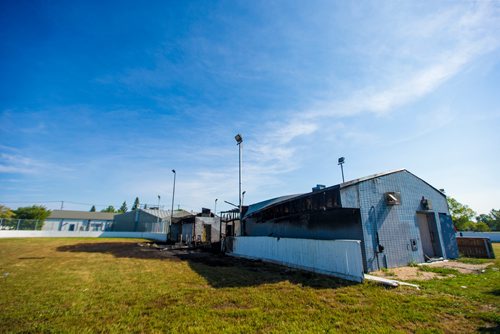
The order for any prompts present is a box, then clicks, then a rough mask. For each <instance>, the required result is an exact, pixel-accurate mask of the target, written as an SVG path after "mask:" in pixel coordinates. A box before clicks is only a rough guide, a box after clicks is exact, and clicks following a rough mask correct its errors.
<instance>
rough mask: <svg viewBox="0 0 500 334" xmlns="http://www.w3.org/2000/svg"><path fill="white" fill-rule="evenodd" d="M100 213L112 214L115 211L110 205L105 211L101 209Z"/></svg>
mask: <svg viewBox="0 0 500 334" xmlns="http://www.w3.org/2000/svg"><path fill="white" fill-rule="evenodd" d="M101 212H111V213H113V212H116V210H115V207H114V206H112V205H110V206H108V207H107V208H106V209H102V210H101Z"/></svg>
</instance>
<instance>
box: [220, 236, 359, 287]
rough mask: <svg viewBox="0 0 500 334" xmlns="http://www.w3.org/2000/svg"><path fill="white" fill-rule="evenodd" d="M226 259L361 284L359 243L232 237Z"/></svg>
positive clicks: (357, 241) (354, 241) (356, 241)
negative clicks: (274, 265)
mask: <svg viewBox="0 0 500 334" xmlns="http://www.w3.org/2000/svg"><path fill="white" fill-rule="evenodd" d="M228 254H229V255H233V256H239V257H245V258H250V259H260V260H264V261H268V262H274V263H278V264H282V265H285V266H289V267H294V268H299V269H304V270H308V271H313V272H318V273H322V274H327V275H332V276H337V277H340V278H344V279H347V280H351V281H356V282H362V281H363V277H364V274H363V257H362V255H361V242H360V241H359V240H313V239H291V238H273V237H235V238H234V239H233V245H232V252H231V253H228Z"/></svg>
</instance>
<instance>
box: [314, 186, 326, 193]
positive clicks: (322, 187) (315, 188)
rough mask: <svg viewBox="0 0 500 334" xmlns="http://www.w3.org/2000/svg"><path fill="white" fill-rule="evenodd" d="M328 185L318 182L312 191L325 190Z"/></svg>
mask: <svg viewBox="0 0 500 334" xmlns="http://www.w3.org/2000/svg"><path fill="white" fill-rule="evenodd" d="M325 188H326V186H325V185H324V184H317V185H316V187H314V188H312V191H313V192H314V191H320V190H323V189H325Z"/></svg>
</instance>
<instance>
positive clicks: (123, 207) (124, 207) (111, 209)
mask: <svg viewBox="0 0 500 334" xmlns="http://www.w3.org/2000/svg"><path fill="white" fill-rule="evenodd" d="M139 205H140V204H139V197H136V198H135V200H134V204H133V205H132V209H131V211H134V210H137V209H138V208H139ZM89 211H90V212H96V208H95V205H92V207H91V208H90V210H89ZM127 211H128V206H127V201H123V203H122V205H121V206H120V208H119V209H115V207H114V206H113V205H109V206H108V207H106V208H104V209H102V210H101V212H111V213H125V212H127Z"/></svg>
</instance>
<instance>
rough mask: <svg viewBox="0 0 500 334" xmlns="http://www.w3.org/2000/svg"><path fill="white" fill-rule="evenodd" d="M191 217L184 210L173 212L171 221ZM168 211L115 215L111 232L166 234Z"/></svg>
mask: <svg viewBox="0 0 500 334" xmlns="http://www.w3.org/2000/svg"><path fill="white" fill-rule="evenodd" d="M188 216H193V213H191V212H187V211H185V210H174V214H173V220H174V222H175V221H176V219H181V218H184V217H188ZM169 222H170V211H167V210H159V209H157V208H156V209H136V210H132V211H128V212H125V213H122V214H117V215H115V217H114V220H113V227H112V231H118V232H157V233H167V232H168V225H169Z"/></svg>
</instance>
